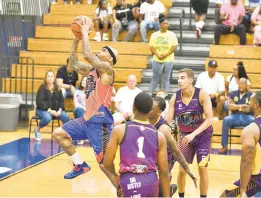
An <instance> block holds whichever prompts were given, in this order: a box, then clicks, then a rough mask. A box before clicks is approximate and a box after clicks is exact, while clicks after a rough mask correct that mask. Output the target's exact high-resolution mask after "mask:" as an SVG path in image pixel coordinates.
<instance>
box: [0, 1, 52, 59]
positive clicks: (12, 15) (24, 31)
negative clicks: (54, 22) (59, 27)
mask: <svg viewBox="0 0 261 198" xmlns="http://www.w3.org/2000/svg"><path fill="white" fill-rule="evenodd" d="M49 5H50V0H0V27H1V28H0V56H19V51H20V50H26V49H27V38H30V37H35V26H36V25H40V24H42V14H46V13H48V10H49Z"/></svg>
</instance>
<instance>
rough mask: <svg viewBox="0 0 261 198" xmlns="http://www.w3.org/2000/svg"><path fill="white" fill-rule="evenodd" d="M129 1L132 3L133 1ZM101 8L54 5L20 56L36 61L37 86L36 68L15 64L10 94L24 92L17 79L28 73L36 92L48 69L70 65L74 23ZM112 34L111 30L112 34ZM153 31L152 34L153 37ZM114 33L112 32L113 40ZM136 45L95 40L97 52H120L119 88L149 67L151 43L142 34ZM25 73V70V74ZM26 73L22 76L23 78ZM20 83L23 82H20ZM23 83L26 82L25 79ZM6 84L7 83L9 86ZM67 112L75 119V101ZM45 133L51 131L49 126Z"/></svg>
mask: <svg viewBox="0 0 261 198" xmlns="http://www.w3.org/2000/svg"><path fill="white" fill-rule="evenodd" d="M127 2H132V1H131V0H129V1H127ZM162 2H163V3H164V5H165V7H166V10H168V7H170V6H171V5H172V1H171V0H162ZM115 3H116V1H115V0H112V1H110V5H111V7H113V6H114V5H115ZM96 7H97V2H95V1H93V4H91V5H88V4H87V1H86V0H83V1H82V4H80V5H78V4H72V5H71V4H64V3H63V1H62V0H58V1H57V4H55V5H51V6H50V13H48V14H45V15H43V25H42V26H37V27H36V32H35V38H29V39H28V42H27V50H26V51H20V53H19V55H20V57H30V58H32V59H33V60H34V87H32V83H31V82H32V75H33V66H32V65H29V67H28V70H27V71H26V67H24V66H23V65H22V64H25V62H24V63H23V62H20V64H17V65H12V68H17V70H15V69H14V70H11V71H12V73H11V78H10V79H6V81H4V82H3V84H2V86H3V87H6V88H7V90H6V91H10V90H9V89H10V84H12V86H11V91H14V89H15V84H16V89H18V90H20V88H21V90H22V91H23V92H24V91H25V87H24V86H22V87H20V86H21V84H22V85H23V84H24V83H16V82H15V77H16V78H20V77H22V78H23V76H25V75H24V74H25V73H26V72H28V77H29V79H27V80H28V87H27V91H28V92H34V93H36V92H37V90H38V88H39V86H40V85H41V83H43V79H44V74H45V72H46V71H48V70H52V71H54V72H56V71H57V70H58V68H59V67H61V66H63V65H65V64H66V59H67V58H68V56H69V52H70V48H71V45H72V40H73V38H74V36H73V34H72V31H71V27H70V24H71V22H72V20H73V19H74V18H75V17H76V16H78V15H87V16H89V17H91V18H92V17H93V14H94V10H95V8H96ZM109 32H111V31H109ZM151 33H152V32H149V34H148V37H150V35H151ZM94 35H95V31H93V32H92V33H91V34H90V39H92V38H93V37H94ZM125 35H126V32H124V31H123V32H121V33H120V35H119V40H122V39H123V38H124V36H125ZM110 36H111V33H109V38H110ZM134 41H137V42H135V43H133V42H93V41H91V47H92V50H93V52H98V51H99V50H100V49H101V48H102V47H103V46H106V45H110V46H112V47H114V48H116V49H117V50H118V51H119V52H120V58H119V61H118V63H117V64H116V65H115V77H116V78H115V84H114V86H115V89H116V90H117V89H119V88H120V87H122V86H124V85H125V82H126V80H127V77H128V75H130V74H134V75H135V76H136V77H137V82H138V83H140V82H141V76H142V71H143V69H145V68H146V67H147V58H148V56H150V55H151V52H150V50H149V46H148V44H147V43H141V42H138V41H140V34H139V32H138V33H137V34H136V36H135V39H134ZM81 45H82V44H81V42H80V44H79V47H78V53H79V60H80V61H84V58H83V56H82V47H81ZM21 70H22V71H21ZM21 74H22V75H21ZM19 81H20V79H19ZM21 81H23V82H24V81H26V79H25V78H23V79H21ZM5 83H6V84H5ZM65 104H66V105H65V106H66V110H67V111H68V113H69V115H70V117H71V118H73V114H72V110H73V102H72V99H67V100H66V102H65ZM33 115H35V111H30V112H29V120H30V119H31V117H32V116H33ZM43 131H50V130H49V128H48V127H47V128H46V129H44V130H43Z"/></svg>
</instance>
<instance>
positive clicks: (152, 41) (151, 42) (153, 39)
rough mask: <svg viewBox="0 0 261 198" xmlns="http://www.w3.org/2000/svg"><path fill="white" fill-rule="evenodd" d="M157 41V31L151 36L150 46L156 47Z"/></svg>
mask: <svg viewBox="0 0 261 198" xmlns="http://www.w3.org/2000/svg"><path fill="white" fill-rule="evenodd" d="M155 42H156V36H155V32H154V33H153V34H152V35H151V37H150V43H149V46H150V47H154V46H155Z"/></svg>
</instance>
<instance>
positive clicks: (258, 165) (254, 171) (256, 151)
mask: <svg viewBox="0 0 261 198" xmlns="http://www.w3.org/2000/svg"><path fill="white" fill-rule="evenodd" d="M249 108H250V112H253V115H254V116H255V118H256V119H255V120H254V121H253V122H252V123H251V124H250V125H248V126H246V127H245V128H244V130H243V133H242V136H241V142H242V156H241V164H240V180H238V181H236V182H235V183H234V185H235V186H234V187H233V188H231V189H230V190H225V192H223V194H222V195H221V196H222V197H237V196H239V195H240V196H241V197H252V196H254V195H255V194H256V193H258V192H261V139H260V138H261V135H260V133H261V90H259V91H257V92H256V93H254V94H253V95H252V96H251V97H250V104H249Z"/></svg>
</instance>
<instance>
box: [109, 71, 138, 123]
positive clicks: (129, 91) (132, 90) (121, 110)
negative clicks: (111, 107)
mask: <svg viewBox="0 0 261 198" xmlns="http://www.w3.org/2000/svg"><path fill="white" fill-rule="evenodd" d="M136 84H137V79H136V76H134V75H129V77H128V81H127V86H125V87H121V88H120V89H119V90H118V92H117V93H116V96H115V98H114V102H115V108H116V109H117V111H118V112H116V113H114V114H113V119H114V125H117V124H120V123H122V122H124V121H125V120H130V119H131V118H132V117H133V112H132V106H133V102H134V98H135V97H136V96H137V95H138V94H139V93H140V92H142V91H141V90H140V89H139V88H138V87H136Z"/></svg>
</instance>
